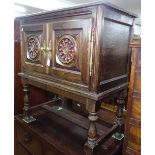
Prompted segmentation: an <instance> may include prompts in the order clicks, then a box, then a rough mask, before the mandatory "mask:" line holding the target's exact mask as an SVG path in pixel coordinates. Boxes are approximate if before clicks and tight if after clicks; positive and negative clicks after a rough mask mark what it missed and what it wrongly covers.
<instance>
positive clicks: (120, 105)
mask: <svg viewBox="0 0 155 155" xmlns="http://www.w3.org/2000/svg"><path fill="white" fill-rule="evenodd" d="M124 104H125V99H124V96H123V93H121V94H120V96H119V98H118V99H117V112H116V123H117V124H118V132H116V133H115V134H114V135H113V138H115V139H118V140H121V139H122V138H124V134H123V133H122V127H123V124H124V122H123V108H124Z"/></svg>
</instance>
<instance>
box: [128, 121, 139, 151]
mask: <svg viewBox="0 0 155 155" xmlns="http://www.w3.org/2000/svg"><path fill="white" fill-rule="evenodd" d="M128 147H129V148H131V149H133V150H134V151H136V152H140V151H141V129H140V128H139V127H137V126H134V125H132V124H130V127H129V139H128Z"/></svg>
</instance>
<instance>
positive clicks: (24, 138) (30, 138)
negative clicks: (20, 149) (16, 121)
mask: <svg viewBox="0 0 155 155" xmlns="http://www.w3.org/2000/svg"><path fill="white" fill-rule="evenodd" d="M16 130H17V140H18V142H20V143H21V144H22V145H23V146H24V147H25V148H26V149H27V150H28V151H29V152H30V153H32V155H42V144H41V142H40V141H39V140H38V139H37V138H36V137H34V135H33V134H32V133H31V132H29V131H27V130H26V129H24V128H23V127H21V126H20V125H17V129H16Z"/></svg>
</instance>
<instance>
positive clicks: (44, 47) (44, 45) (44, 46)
mask: <svg viewBox="0 0 155 155" xmlns="http://www.w3.org/2000/svg"><path fill="white" fill-rule="evenodd" d="M40 50H41V51H42V52H43V51H45V50H46V42H45V40H44V41H43V46H42V47H40Z"/></svg>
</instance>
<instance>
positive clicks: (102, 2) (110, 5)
mask: <svg viewBox="0 0 155 155" xmlns="http://www.w3.org/2000/svg"><path fill="white" fill-rule="evenodd" d="M99 5H104V6H105V7H108V8H110V9H112V10H115V11H117V12H121V13H123V14H126V15H127V16H131V17H133V18H135V17H137V15H136V14H134V13H131V12H129V11H127V10H125V9H122V8H120V7H118V6H116V5H114V4H111V3H109V2H105V1H97V2H91V3H84V4H80V5H75V6H72V7H68V8H61V9H57V10H52V11H45V12H40V13H35V14H31V15H26V16H22V17H17V18H16V19H17V20H18V19H19V20H23V19H25V18H31V17H32V18H35V17H38V16H48V15H50V14H55V13H57V12H64V11H71V12H72V11H73V12H76V10H78V9H87V8H93V7H95V6H99Z"/></svg>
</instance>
